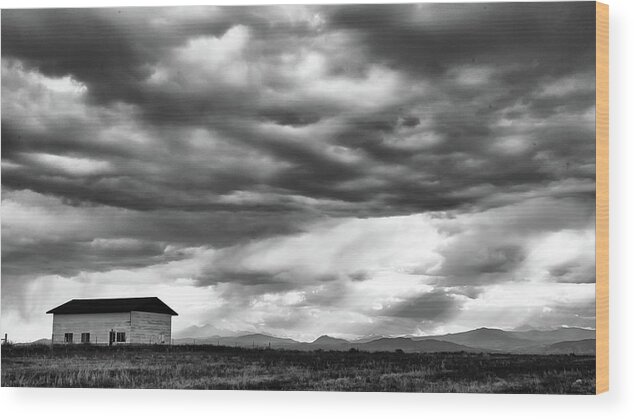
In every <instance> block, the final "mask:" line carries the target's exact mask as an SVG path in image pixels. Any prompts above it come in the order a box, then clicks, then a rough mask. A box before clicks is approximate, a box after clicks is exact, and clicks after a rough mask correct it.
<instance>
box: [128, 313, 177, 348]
mask: <svg viewBox="0 0 634 420" xmlns="http://www.w3.org/2000/svg"><path fill="white" fill-rule="evenodd" d="M131 325H132V332H131V335H130V337H131V341H132V343H135V344H169V343H170V340H171V337H172V316H171V315H168V314H157V313H153V312H137V311H134V312H132V324H131Z"/></svg>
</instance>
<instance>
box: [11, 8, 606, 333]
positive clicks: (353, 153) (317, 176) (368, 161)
mask: <svg viewBox="0 0 634 420" xmlns="http://www.w3.org/2000/svg"><path fill="white" fill-rule="evenodd" d="M34 28H37V30H34ZM2 54H3V55H2V184H3V194H2V320H3V328H4V329H6V328H8V327H7V325H11V326H16V328H15V331H12V333H13V335H14V336H15V337H16V338H20V337H24V339H29V338H39V337H40V336H47V335H48V330H49V325H48V322H47V319H46V317H45V316H44V315H43V313H44V312H45V311H46V310H47V309H50V307H52V306H55V305H56V304H59V303H61V302H63V301H65V300H67V299H71V298H74V297H93V296H94V297H98V296H128V295H160V296H161V297H162V298H164V300H166V302H168V304H170V305H171V306H173V307H175V309H176V310H177V311H178V312H179V313H181V316H180V317H178V319H177V320H175V325H176V328H177V329H178V328H184V327H187V326H190V325H193V324H198V325H202V324H211V325H214V326H216V327H217V328H218V329H222V330H233V331H260V332H270V333H274V334H276V335H283V336H291V337H295V338H303V339H310V338H314V337H316V336H318V335H321V334H324V333H327V334H334V335H337V334H338V335H341V336H346V337H353V336H359V335H366V334H387V335H399V334H422V333H435V332H444V331H457V330H461V329H467V328H473V327H480V326H492V327H503V328H514V327H517V326H520V325H532V326H535V327H542V328H549V327H555V326H560V325H570V326H581V327H592V326H594V284H593V283H594V192H595V184H594V171H595V166H594V152H595V149H594V90H595V89H594V9H593V7H592V4H577V3H565V4H562V3H558V4H516V5H510V4H500V5H495V7H493V6H492V5H491V6H488V5H486V4H472V5H440V4H436V5H398V6H396V5H392V6H363V7H361V6H323V7H322V6H306V7H303V6H288V7H287V6H274V7H236V8H229V7H203V8H197V7H182V8H156V9H120V10H118V9H93V10H88V9H75V10H61V9H60V10H45V11H44V10H41V11H38V10H30V11H27V10H14V11H4V12H3V14H2Z"/></svg>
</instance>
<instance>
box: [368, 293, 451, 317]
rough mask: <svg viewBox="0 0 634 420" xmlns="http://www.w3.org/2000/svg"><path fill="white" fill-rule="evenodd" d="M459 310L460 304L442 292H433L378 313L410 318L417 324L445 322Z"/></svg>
mask: <svg viewBox="0 0 634 420" xmlns="http://www.w3.org/2000/svg"><path fill="white" fill-rule="evenodd" d="M459 309H460V302H459V301H458V300H457V299H456V297H455V296H454V295H452V294H449V293H447V292H445V291H444V290H434V291H431V292H429V293H424V294H421V295H419V296H415V297H413V298H412V299H409V300H407V301H405V302H402V303H399V304H395V305H393V306H391V307H388V308H386V309H383V310H381V311H380V313H381V315H384V316H390V317H396V318H410V319H415V320H417V321H419V322H440V321H447V320H448V319H450V318H451V317H452V315H454V314H455V313H456V312H457V311H458V310H459Z"/></svg>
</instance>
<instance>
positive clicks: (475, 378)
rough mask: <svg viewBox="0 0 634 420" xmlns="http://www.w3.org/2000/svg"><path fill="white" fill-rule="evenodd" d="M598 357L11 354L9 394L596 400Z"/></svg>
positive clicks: (209, 349) (204, 349)
mask: <svg viewBox="0 0 634 420" xmlns="http://www.w3.org/2000/svg"><path fill="white" fill-rule="evenodd" d="M594 378H595V359H594V356H574V355H548V356H542V355H540V356H537V355H508V354H469V353H433V354H416V353H401V352H391V353H387V352H385V353H365V352H337V351H315V352H300V351H289V350H267V349H241V348H232V347H217V346H173V347H167V346H166V347H159V346H152V347H151V346H147V347H116V348H108V347H94V346H79V345H78V346H66V347H56V348H54V349H53V350H51V349H50V347H47V346H3V348H2V386H5V387H7V386H12V387H77V388H81V387H97V388H171V389H250V390H310V391H388V392H480V393H548V394H592V393H594V390H595V387H594Z"/></svg>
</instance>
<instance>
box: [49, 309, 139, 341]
mask: <svg viewBox="0 0 634 420" xmlns="http://www.w3.org/2000/svg"><path fill="white" fill-rule="evenodd" d="M110 330H114V331H115V332H125V333H126V341H127V342H129V338H128V337H130V332H131V328H130V313H129V312H127V313H113V314H54V315H53V343H55V344H63V343H64V334H65V333H73V343H76V344H79V343H81V334H82V333H90V343H91V344H108V336H109V333H110ZM115 344H117V343H115Z"/></svg>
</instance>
